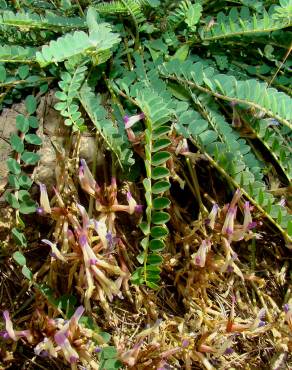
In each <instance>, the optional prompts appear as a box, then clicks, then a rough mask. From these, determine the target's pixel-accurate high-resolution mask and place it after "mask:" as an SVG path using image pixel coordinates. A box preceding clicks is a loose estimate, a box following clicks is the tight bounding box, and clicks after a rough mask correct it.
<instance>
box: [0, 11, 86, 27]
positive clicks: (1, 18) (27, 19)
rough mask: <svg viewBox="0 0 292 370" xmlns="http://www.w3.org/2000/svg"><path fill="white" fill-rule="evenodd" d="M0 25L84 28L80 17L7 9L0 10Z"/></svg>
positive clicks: (83, 21)
mask: <svg viewBox="0 0 292 370" xmlns="http://www.w3.org/2000/svg"><path fill="white" fill-rule="evenodd" d="M0 25H9V26H15V27H19V28H25V29H34V28H35V29H48V30H53V31H57V30H72V29H79V28H85V27H86V22H85V20H84V19H82V18H78V17H75V18H69V17H59V16H57V15H55V14H53V13H47V14H46V16H45V17H42V16H39V15H37V14H33V13H24V12H21V13H13V12H11V11H9V10H2V11H1V12H0Z"/></svg>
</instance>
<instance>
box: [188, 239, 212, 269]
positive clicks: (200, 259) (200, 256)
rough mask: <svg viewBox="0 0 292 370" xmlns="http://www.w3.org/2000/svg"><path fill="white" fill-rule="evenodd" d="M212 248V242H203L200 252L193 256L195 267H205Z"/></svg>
mask: <svg viewBox="0 0 292 370" xmlns="http://www.w3.org/2000/svg"><path fill="white" fill-rule="evenodd" d="M210 248H211V242H210V240H203V241H202V243H201V245H200V247H199V249H198V251H197V252H196V253H195V254H193V255H192V257H194V260H195V261H194V262H195V265H198V266H200V267H204V266H205V263H206V256H207V253H208V252H209V250H210Z"/></svg>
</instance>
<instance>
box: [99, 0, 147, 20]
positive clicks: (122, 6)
mask: <svg viewBox="0 0 292 370" xmlns="http://www.w3.org/2000/svg"><path fill="white" fill-rule="evenodd" d="M95 8H96V10H97V12H98V13H99V14H100V15H103V16H127V17H129V16H131V17H132V18H133V19H134V20H135V22H137V23H142V22H144V21H145V16H144V13H143V10H142V1H138V0H120V1H111V2H110V3H101V4H97V5H95Z"/></svg>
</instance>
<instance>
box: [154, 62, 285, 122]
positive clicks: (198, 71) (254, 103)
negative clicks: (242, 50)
mask: <svg viewBox="0 0 292 370" xmlns="http://www.w3.org/2000/svg"><path fill="white" fill-rule="evenodd" d="M161 74H162V75H163V76H165V77H167V78H172V79H174V80H176V81H178V82H180V83H182V84H184V85H186V86H188V87H191V88H194V89H198V90H200V91H204V92H206V93H210V94H212V95H214V96H216V97H218V98H219V99H223V100H227V101H230V102H234V103H235V102H237V103H240V104H246V105H248V106H250V107H253V108H256V109H259V110H261V111H262V112H264V113H265V114H267V115H268V116H270V117H273V118H275V119H277V120H278V121H279V122H282V123H284V124H285V125H287V126H288V127H289V128H290V129H291V128H292V124H291V123H290V122H291V120H292V110H291V109H290V107H291V104H292V99H291V98H290V97H289V96H288V95H286V94H284V93H282V92H279V91H277V90H276V89H274V88H269V87H268V85H267V84H266V83H262V82H259V81H257V80H255V79H249V80H245V81H238V80H237V79H236V78H235V77H234V76H230V75H227V74H218V73H216V71H215V70H214V68H212V67H209V66H208V65H207V64H204V63H202V62H197V63H190V62H189V61H186V62H184V63H180V62H178V61H177V60H172V61H170V62H168V63H166V64H164V66H163V67H162V68H161Z"/></svg>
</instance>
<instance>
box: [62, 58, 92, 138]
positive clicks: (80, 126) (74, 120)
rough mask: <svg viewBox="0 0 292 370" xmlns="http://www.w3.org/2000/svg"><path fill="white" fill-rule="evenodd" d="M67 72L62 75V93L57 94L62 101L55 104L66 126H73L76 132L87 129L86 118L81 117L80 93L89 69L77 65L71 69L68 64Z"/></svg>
mask: <svg viewBox="0 0 292 370" xmlns="http://www.w3.org/2000/svg"><path fill="white" fill-rule="evenodd" d="M67 70H68V71H67V72H63V73H62V74H61V79H62V80H61V81H60V82H59V86H60V88H61V89H62V91H57V92H56V97H57V98H58V99H59V100H60V102H59V103H57V104H55V109H56V110H58V111H60V113H61V115H62V116H63V117H65V118H66V119H65V121H64V123H65V125H66V126H72V128H73V130H74V131H77V130H80V131H83V130H84V129H85V126H84V118H82V117H81V113H80V111H79V106H78V99H77V98H78V91H79V90H80V87H81V85H82V83H83V81H84V79H85V76H86V71H87V67H86V66H84V65H77V67H76V68H70V67H69V65H68V64H67Z"/></svg>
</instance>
